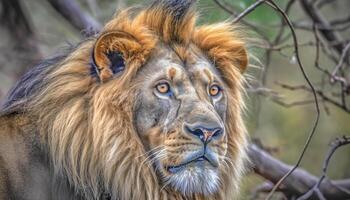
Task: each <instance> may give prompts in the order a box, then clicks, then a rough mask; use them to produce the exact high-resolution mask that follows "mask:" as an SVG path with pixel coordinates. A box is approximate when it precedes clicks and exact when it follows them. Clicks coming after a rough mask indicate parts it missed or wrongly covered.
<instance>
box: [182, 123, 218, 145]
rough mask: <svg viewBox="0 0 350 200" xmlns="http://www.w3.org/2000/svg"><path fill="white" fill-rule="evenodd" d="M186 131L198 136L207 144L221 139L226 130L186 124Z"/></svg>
mask: <svg viewBox="0 0 350 200" xmlns="http://www.w3.org/2000/svg"><path fill="white" fill-rule="evenodd" d="M185 131H186V132H187V133H190V134H192V135H195V136H197V137H198V138H199V139H200V140H201V141H202V142H203V143H205V144H207V143H209V142H210V141H211V140H212V139H217V138H220V136H221V135H223V132H224V130H223V129H222V128H221V127H215V128H208V127H204V126H191V125H188V124H186V125H185Z"/></svg>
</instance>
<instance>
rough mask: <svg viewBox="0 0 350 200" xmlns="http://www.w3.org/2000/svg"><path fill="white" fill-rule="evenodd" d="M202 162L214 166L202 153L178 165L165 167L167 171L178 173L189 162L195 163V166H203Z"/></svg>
mask: <svg viewBox="0 0 350 200" xmlns="http://www.w3.org/2000/svg"><path fill="white" fill-rule="evenodd" d="M204 162H208V163H210V164H211V165H212V166H213V167H216V165H214V164H213V163H212V161H210V160H209V159H208V158H207V157H206V156H204V155H203V156H200V157H197V158H195V159H192V160H190V161H186V162H184V163H182V164H179V165H173V166H168V167H167V168H166V169H167V171H168V172H170V173H172V174H175V173H178V172H180V171H182V170H183V169H185V168H186V166H188V165H190V164H194V163H196V165H197V166H203V165H204Z"/></svg>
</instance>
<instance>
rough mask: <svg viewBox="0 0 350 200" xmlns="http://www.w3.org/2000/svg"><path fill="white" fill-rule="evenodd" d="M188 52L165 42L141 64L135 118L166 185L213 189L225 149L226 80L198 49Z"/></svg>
mask: <svg viewBox="0 0 350 200" xmlns="http://www.w3.org/2000/svg"><path fill="white" fill-rule="evenodd" d="M186 54H187V58H188V59H187V62H186V63H183V62H182V61H181V59H180V58H179V56H178V55H177V54H176V53H175V52H174V51H173V50H171V49H170V48H168V47H164V46H162V47H161V50H157V51H156V52H155V53H154V54H153V55H152V56H151V58H150V59H149V61H148V62H147V64H145V66H143V67H142V69H141V70H140V72H139V73H138V75H137V78H136V84H137V87H138V94H137V95H138V98H137V99H138V101H137V102H136V105H135V109H134V116H135V117H134V118H135V119H134V120H135V125H136V129H137V132H138V134H139V135H140V137H141V140H142V142H143V144H144V146H145V150H146V151H148V154H147V155H148V156H149V158H150V159H151V161H152V164H153V166H154V168H155V169H156V172H157V174H158V175H159V177H160V179H161V180H162V182H163V184H164V186H165V187H166V186H170V187H172V188H173V189H175V190H177V191H180V192H182V193H183V194H185V195H190V194H193V193H200V194H211V193H213V192H215V191H216V190H217V189H218V186H219V179H220V178H219V176H220V169H221V167H222V165H224V162H225V155H226V152H227V134H229V133H227V132H226V131H225V114H226V108H227V98H226V94H225V92H226V91H225V83H224V82H223V80H222V79H221V77H220V74H219V72H218V71H217V70H216V69H215V67H214V66H213V64H212V63H211V62H209V61H208V60H207V59H206V58H205V57H204V55H203V54H201V53H199V51H198V50H194V49H193V48H192V49H188V52H186Z"/></svg>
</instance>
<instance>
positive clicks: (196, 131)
mask: <svg viewBox="0 0 350 200" xmlns="http://www.w3.org/2000/svg"><path fill="white" fill-rule="evenodd" d="M185 128H186V130H187V131H188V132H189V133H191V134H193V135H195V136H197V137H199V138H202V137H203V135H204V133H203V131H202V130H201V129H200V128H190V127H188V126H185Z"/></svg>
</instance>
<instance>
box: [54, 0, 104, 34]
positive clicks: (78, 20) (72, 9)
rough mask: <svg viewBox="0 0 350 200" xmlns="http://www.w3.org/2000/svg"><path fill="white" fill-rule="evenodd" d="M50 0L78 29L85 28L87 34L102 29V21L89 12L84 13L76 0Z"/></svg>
mask: <svg viewBox="0 0 350 200" xmlns="http://www.w3.org/2000/svg"><path fill="white" fill-rule="evenodd" d="M48 1H49V2H50V4H51V5H52V6H53V8H55V10H56V11H57V12H59V13H60V14H61V15H62V16H63V17H64V18H66V19H67V20H68V21H69V22H70V23H71V24H72V25H73V26H74V27H75V28H76V29H78V30H84V31H85V34H86V35H87V36H90V35H93V34H95V33H96V32H98V31H99V30H100V29H101V25H100V23H99V22H98V21H96V20H95V19H94V18H93V17H91V16H90V15H88V14H87V13H84V12H83V11H82V10H81V9H80V8H79V5H78V4H77V2H76V1H75V0H48Z"/></svg>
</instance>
